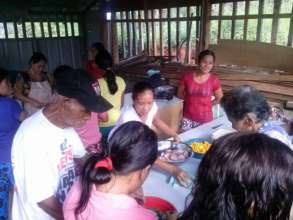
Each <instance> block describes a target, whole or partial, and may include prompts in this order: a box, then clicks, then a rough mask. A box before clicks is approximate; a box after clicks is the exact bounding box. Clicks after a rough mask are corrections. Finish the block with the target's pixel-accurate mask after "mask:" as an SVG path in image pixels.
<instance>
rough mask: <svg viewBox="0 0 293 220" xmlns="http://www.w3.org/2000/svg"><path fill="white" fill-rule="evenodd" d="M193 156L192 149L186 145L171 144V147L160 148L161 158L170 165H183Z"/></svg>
mask: <svg viewBox="0 0 293 220" xmlns="http://www.w3.org/2000/svg"><path fill="white" fill-rule="evenodd" d="M191 156H192V150H191V148H190V147H189V146H188V145H187V144H185V143H175V142H171V144H170V146H169V147H166V148H160V147H159V157H160V159H161V160H162V161H165V162H168V163H183V162H185V161H186V160H188V159H189V158H190V157H191Z"/></svg>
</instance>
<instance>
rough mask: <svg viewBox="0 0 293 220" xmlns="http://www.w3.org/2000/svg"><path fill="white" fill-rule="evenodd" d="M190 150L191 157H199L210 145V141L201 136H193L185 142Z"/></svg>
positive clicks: (201, 156)
mask: <svg viewBox="0 0 293 220" xmlns="http://www.w3.org/2000/svg"><path fill="white" fill-rule="evenodd" d="M185 143H186V144H187V145H188V146H189V147H190V148H191V150H192V152H193V157H195V158H198V159H201V158H203V156H204V155H205V153H206V152H207V151H208V150H209V149H210V147H211V141H210V140H208V139H202V138H193V139H190V140H188V141H187V142H185Z"/></svg>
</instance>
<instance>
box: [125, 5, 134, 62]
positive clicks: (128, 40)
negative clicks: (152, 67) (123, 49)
mask: <svg viewBox="0 0 293 220" xmlns="http://www.w3.org/2000/svg"><path fill="white" fill-rule="evenodd" d="M126 19H127V20H129V12H128V11H126ZM126 27H127V42H128V54H127V57H132V55H133V54H132V41H131V36H130V26H129V22H126Z"/></svg>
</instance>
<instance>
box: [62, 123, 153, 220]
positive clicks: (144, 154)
mask: <svg viewBox="0 0 293 220" xmlns="http://www.w3.org/2000/svg"><path fill="white" fill-rule="evenodd" d="M157 153H158V150H157V137H156V134H155V133H154V132H153V131H152V130H151V129H150V128H148V127H147V126H146V125H144V124H142V123H141V122H137V121H131V122H127V123H125V124H123V125H121V126H120V127H119V128H118V129H117V130H116V131H115V132H114V134H113V135H112V137H111V139H110V141H109V143H108V152H107V153H105V155H102V154H98V153H96V154H93V155H91V156H90V157H89V158H88V160H87V161H86V162H85V164H84V167H83V170H82V174H81V176H80V180H79V181H77V182H76V183H75V184H74V185H73V186H72V188H71V190H70V192H69V194H68V195H67V197H66V200H65V202H64V205H63V212H64V219H65V220H75V219H77V220H82V219H95V220H99V219H101V220H117V219H119V220H157V219H158V218H157V216H156V214H155V213H153V212H152V211H150V210H147V209H145V208H144V207H142V206H141V205H139V204H138V203H137V201H136V200H135V199H134V198H132V197H131V196H130V194H131V193H133V192H135V191H137V189H139V188H140V187H141V186H142V184H143V182H144V180H145V178H146V177H147V175H148V173H149V170H150V168H151V166H152V164H153V163H154V162H155V160H156V158H157Z"/></svg>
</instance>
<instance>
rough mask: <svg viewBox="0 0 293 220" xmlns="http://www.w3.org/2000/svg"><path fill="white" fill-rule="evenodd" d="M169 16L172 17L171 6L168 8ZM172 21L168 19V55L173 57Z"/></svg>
mask: <svg viewBox="0 0 293 220" xmlns="http://www.w3.org/2000/svg"><path fill="white" fill-rule="evenodd" d="M167 17H168V18H170V17H171V16H170V8H168V16H167ZM171 55H172V54H171V22H170V21H168V56H169V57H171Z"/></svg>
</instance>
